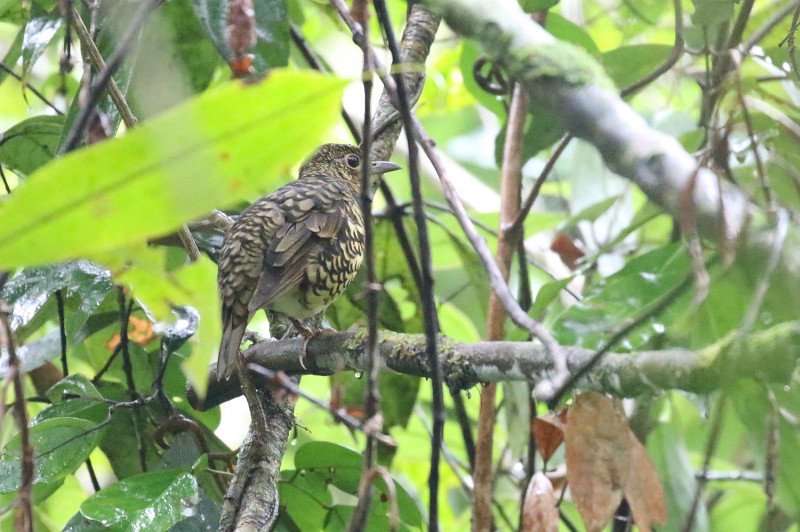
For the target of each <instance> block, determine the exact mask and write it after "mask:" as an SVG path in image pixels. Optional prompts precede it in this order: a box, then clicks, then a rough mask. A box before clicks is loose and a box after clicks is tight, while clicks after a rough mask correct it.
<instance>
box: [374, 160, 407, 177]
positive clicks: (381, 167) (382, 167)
mask: <svg viewBox="0 0 800 532" xmlns="http://www.w3.org/2000/svg"><path fill="white" fill-rule="evenodd" d="M402 168H403V167H402V166H400V165H399V164H394V163H390V162H389V161H372V166H371V168H370V171H369V173H370V174H372V175H375V174H385V173H386V172H394V171H395V170H400V169H402Z"/></svg>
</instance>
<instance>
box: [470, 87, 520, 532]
mask: <svg viewBox="0 0 800 532" xmlns="http://www.w3.org/2000/svg"><path fill="white" fill-rule="evenodd" d="M529 105H530V99H529V97H528V94H527V92H526V91H525V89H524V88H523V87H522V86H521V85H520V84H518V83H515V84H514V90H513V94H512V97H511V105H510V108H509V112H508V122H507V124H506V136H505V141H504V144H503V165H502V169H501V183H500V227H499V230H498V239H497V256H496V261H497V264H498V266H499V267H500V270H501V272H502V274H503V280H504V281H505V282H508V276H509V272H510V270H511V265H512V262H513V259H514V252H515V251H516V249H517V245H516V237H517V234H516V233H510V232H509V231H508V230H507V228H508V227H511V226H512V224H513V223H514V220H515V219H517V218H518V217H519V210H520V195H521V191H522V164H523V160H522V152H523V144H524V139H525V119H526V117H527V116H528V107H529ZM505 319H506V313H505V309H504V308H503V306H502V305H501V304H500V301H499V300H498V296H497V294H496V293H494V292H492V293H491V294H490V295H489V311H488V315H487V318H486V339H487V340H489V341H495V340H502V339H503V336H504V335H505ZM496 395H497V384H496V383H489V384H487V385H485V386H484V387H483V390H482V391H481V398H480V399H481V400H480V413H479V414H478V437H477V446H476V448H475V472H474V474H473V477H474V479H475V491H474V493H473V496H472V530H474V531H480V530H490V529H491V528H492V490H493V487H494V478H493V477H494V475H493V474H492V446H493V441H494V428H495V422H496V418H497V410H496V407H495V398H496Z"/></svg>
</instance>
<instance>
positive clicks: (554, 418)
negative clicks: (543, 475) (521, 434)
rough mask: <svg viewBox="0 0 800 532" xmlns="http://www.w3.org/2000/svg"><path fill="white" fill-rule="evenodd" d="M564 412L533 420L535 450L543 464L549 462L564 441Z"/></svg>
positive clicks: (551, 413) (549, 413) (550, 413)
mask: <svg viewBox="0 0 800 532" xmlns="http://www.w3.org/2000/svg"><path fill="white" fill-rule="evenodd" d="M565 428H566V423H565V412H561V413H560V414H559V413H555V412H548V413H547V414H545V415H543V416H540V417H537V418H536V419H534V420H533V427H532V430H533V435H534V436H535V437H536V449H537V450H538V451H539V454H540V455H542V458H543V459H544V461H545V462H547V461H548V460H550V457H551V456H553V453H555V452H556V450H557V449H558V447H559V445H561V442H563V441H564V429H565Z"/></svg>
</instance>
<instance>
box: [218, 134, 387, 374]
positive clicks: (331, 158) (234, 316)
mask: <svg viewBox="0 0 800 532" xmlns="http://www.w3.org/2000/svg"><path fill="white" fill-rule="evenodd" d="M399 168H400V166H398V165H396V164H394V163H390V162H387V161H374V162H372V163H371V165H370V190H369V193H370V195H372V194H374V193H375V189H376V188H377V184H378V182H379V180H380V176H381V174H383V173H385V172H391V171H392V170H398V169H399ZM360 191H361V150H360V149H359V148H357V147H355V146H349V145H347V144H325V145H323V146H321V147H320V148H319V149H318V150H317V152H316V153H315V154H314V155H313V156H311V158H310V159H308V161H306V162H305V163H304V164H303V165H302V166H301V167H300V176H299V178H298V179H297V180H295V181H292V182H291V183H289V184H287V185H285V186H283V187H281V188H279V189H278V190H276V191H275V192H273V193H272V194H270V195H268V196H264V197H263V198H261V199H260V200H258V201H256V202H255V203H253V204H252V205H250V206H249V207H247V208H246V209H245V210H244V211H243V212H242V214H241V215H240V216H239V218H238V219H237V220H236V222H235V223H234V224H233V226H231V228H230V229H229V230H228V232H227V234H226V235H225V239H224V240H223V243H222V250H221V252H220V258H219V274H218V276H217V283H218V284H219V291H220V297H221V299H222V342H221V343H220V346H219V358H218V360H217V378H218V379H227V378H228V377H229V376H230V375H231V373H232V372H233V368H234V364H235V363H234V361H235V360H236V356H237V354H238V352H239V346H240V344H241V342H242V338H243V336H244V332H245V327H246V326H247V323H248V322H249V321H250V319H251V318H252V317H253V314H254V313H255V312H256V311H257V310H259V309H269V310H273V311H276V312H279V313H281V314H284V315H285V316H287V317H288V318H290V319H291V320H292V323H294V324H295V327H296V328H298V331H300V332H304V331H303V330H302V326H301V325H300V324H299V323H298V322H297V320H301V319H304V318H308V317H310V316H313V315H315V314H318V313H319V312H322V311H323V310H325V308H327V307H328V305H330V304H331V302H332V301H333V300H334V299H336V297H337V296H338V295H339V294H341V293H342V292H343V291H344V290H345V288H347V285H348V284H350V282H351V281H352V280H353V278H354V277H355V276H356V272H357V271H358V268H359V266H360V265H361V259H362V256H363V252H364V221H363V218H362V216H361V207H360V203H359V196H360Z"/></svg>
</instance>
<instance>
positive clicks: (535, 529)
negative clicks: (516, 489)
mask: <svg viewBox="0 0 800 532" xmlns="http://www.w3.org/2000/svg"><path fill="white" fill-rule="evenodd" d="M556 503H557V501H556V496H555V494H554V493H553V484H552V483H551V482H550V479H548V478H547V477H546V476H545V474H544V473H542V472H541V471H537V472H536V473H534V475H533V476H532V477H531V481H530V482H529V483H528V489H527V490H526V491H525V502H524V503H523V506H522V526H521V527H520V530H521V531H523V532H556V531H557V530H558V506H556Z"/></svg>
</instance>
